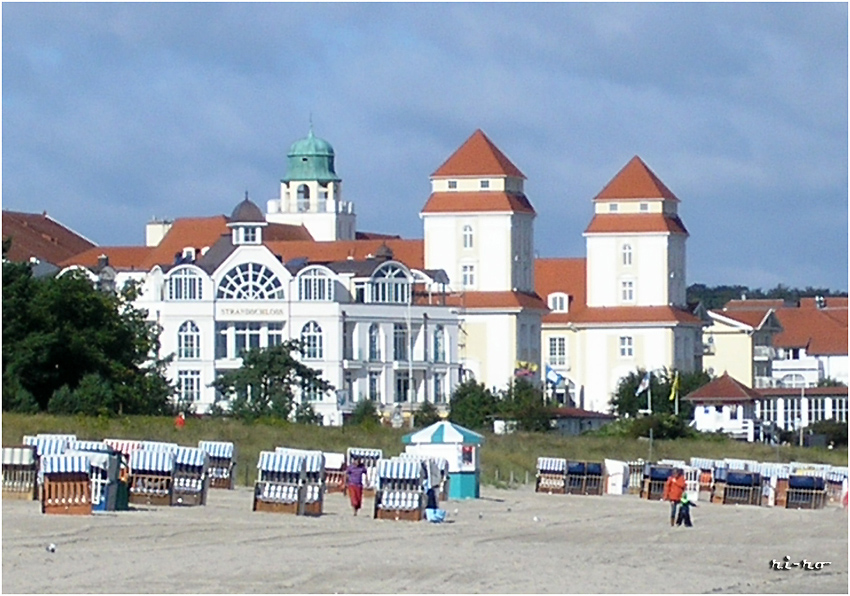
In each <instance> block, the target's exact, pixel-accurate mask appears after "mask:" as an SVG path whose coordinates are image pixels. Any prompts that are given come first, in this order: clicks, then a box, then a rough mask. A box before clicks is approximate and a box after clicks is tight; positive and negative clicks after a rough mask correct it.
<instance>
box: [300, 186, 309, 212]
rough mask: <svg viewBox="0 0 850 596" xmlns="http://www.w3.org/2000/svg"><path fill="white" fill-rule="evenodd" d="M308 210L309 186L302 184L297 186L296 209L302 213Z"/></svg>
mask: <svg viewBox="0 0 850 596" xmlns="http://www.w3.org/2000/svg"><path fill="white" fill-rule="evenodd" d="M309 210H310V187H309V186H307V185H306V184H302V185H301V186H299V187H298V211H299V212H301V213H303V212H305V211H309Z"/></svg>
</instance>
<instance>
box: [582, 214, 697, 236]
mask: <svg viewBox="0 0 850 596" xmlns="http://www.w3.org/2000/svg"><path fill="white" fill-rule="evenodd" d="M631 232H668V233H670V234H686V235H687V233H688V230H687V228H685V224H683V223H682V220H681V219H679V216H678V215H664V214H662V213H623V214H619V213H597V214H596V215H594V216H593V219H591V220H590V225H588V226H587V229H586V230H585V231H584V233H585V234H623V233H631Z"/></svg>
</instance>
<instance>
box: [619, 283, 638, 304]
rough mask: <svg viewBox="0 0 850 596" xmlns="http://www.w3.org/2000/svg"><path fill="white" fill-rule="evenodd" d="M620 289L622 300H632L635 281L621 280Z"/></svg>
mask: <svg viewBox="0 0 850 596" xmlns="http://www.w3.org/2000/svg"><path fill="white" fill-rule="evenodd" d="M620 290H621V295H622V299H623V302H634V299H635V282H633V281H623V282H621V283H620Z"/></svg>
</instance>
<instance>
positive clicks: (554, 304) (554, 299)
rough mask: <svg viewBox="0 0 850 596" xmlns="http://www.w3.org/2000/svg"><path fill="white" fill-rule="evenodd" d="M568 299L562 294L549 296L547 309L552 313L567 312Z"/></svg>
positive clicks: (554, 293) (555, 293)
mask: <svg viewBox="0 0 850 596" xmlns="http://www.w3.org/2000/svg"><path fill="white" fill-rule="evenodd" d="M569 305H570V297H569V296H568V295H567V294H564V293H563V292H553V293H551V294H549V308H550V309H551V310H552V311H553V312H569Z"/></svg>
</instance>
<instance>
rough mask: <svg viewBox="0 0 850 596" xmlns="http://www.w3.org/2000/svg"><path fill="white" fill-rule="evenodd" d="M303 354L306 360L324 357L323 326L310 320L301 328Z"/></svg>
mask: <svg viewBox="0 0 850 596" xmlns="http://www.w3.org/2000/svg"><path fill="white" fill-rule="evenodd" d="M301 354H302V356H304V359H305V360H321V359H322V328H321V327H319V324H318V323H317V322H316V321H310V322H309V323H307V324H306V325H304V327H303V328H302V329H301Z"/></svg>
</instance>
